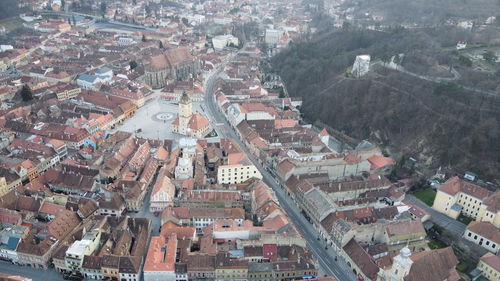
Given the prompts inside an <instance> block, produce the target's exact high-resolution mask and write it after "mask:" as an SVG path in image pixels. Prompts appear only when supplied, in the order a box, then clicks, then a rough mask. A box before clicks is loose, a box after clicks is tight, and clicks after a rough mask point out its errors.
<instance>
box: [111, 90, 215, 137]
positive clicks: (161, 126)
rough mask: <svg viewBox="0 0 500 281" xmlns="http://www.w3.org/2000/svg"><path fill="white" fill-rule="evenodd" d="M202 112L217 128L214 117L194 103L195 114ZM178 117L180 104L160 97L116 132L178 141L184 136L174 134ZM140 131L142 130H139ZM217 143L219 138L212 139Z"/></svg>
mask: <svg viewBox="0 0 500 281" xmlns="http://www.w3.org/2000/svg"><path fill="white" fill-rule="evenodd" d="M195 112H200V113H202V114H203V115H205V116H206V117H207V118H208V120H209V121H210V125H211V127H212V129H213V128H215V127H216V126H215V124H214V122H213V121H212V120H213V118H212V116H209V115H208V114H207V113H206V112H205V108H204V106H203V104H202V103H201V102H193V113H195ZM177 115H178V103H177V102H176V101H167V100H164V99H162V98H160V97H156V98H153V99H151V100H149V101H148V102H146V104H144V106H143V107H141V108H139V109H138V110H137V112H136V114H135V115H134V116H132V117H131V118H129V119H127V120H125V122H123V124H121V125H119V126H117V127H116V129H115V130H119V131H125V132H130V133H135V135H136V136H137V137H141V138H148V139H171V140H178V139H180V138H182V137H184V136H182V135H179V134H175V133H173V132H172V122H173V121H174V119H175V118H176V117H177ZM139 129H140V130H139ZM210 140H213V141H216V140H218V138H210Z"/></svg>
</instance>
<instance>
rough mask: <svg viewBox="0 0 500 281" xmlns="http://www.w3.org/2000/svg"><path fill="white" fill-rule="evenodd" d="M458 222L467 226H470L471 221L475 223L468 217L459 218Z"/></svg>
mask: <svg viewBox="0 0 500 281" xmlns="http://www.w3.org/2000/svg"><path fill="white" fill-rule="evenodd" d="M457 221H459V222H461V223H463V224H465V225H468V224H469V223H470V222H471V221H473V219H471V218H469V217H466V216H464V215H460V216H459V217H458V218H457Z"/></svg>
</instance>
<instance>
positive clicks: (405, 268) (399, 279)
mask: <svg viewBox="0 0 500 281" xmlns="http://www.w3.org/2000/svg"><path fill="white" fill-rule="evenodd" d="M410 256H411V251H410V249H408V247H404V248H403V249H401V251H400V252H399V255H397V256H395V257H394V261H393V263H392V268H391V269H390V270H389V272H388V273H389V274H388V276H387V277H388V278H387V280H390V281H403V280H404V278H405V276H406V275H408V273H410V269H411V265H412V264H413V261H412V260H411V259H410Z"/></svg>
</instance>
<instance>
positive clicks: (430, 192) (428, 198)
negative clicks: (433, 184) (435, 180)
mask: <svg viewBox="0 0 500 281" xmlns="http://www.w3.org/2000/svg"><path fill="white" fill-rule="evenodd" d="M415 197H417V198H418V199H420V200H422V202H424V203H425V204H427V205H429V206H432V203H434V198H436V191H434V189H432V188H427V189H424V190H421V191H419V192H416V193H415Z"/></svg>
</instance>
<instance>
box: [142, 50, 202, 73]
mask: <svg viewBox="0 0 500 281" xmlns="http://www.w3.org/2000/svg"><path fill="white" fill-rule="evenodd" d="M193 60H194V57H193V55H191V53H190V52H189V49H188V48H176V49H171V50H167V51H166V52H165V53H164V54H161V55H156V56H152V57H151V58H150V64H149V68H151V69H152V70H161V69H165V68H168V67H172V66H176V65H179V64H182V63H185V62H189V61H193Z"/></svg>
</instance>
